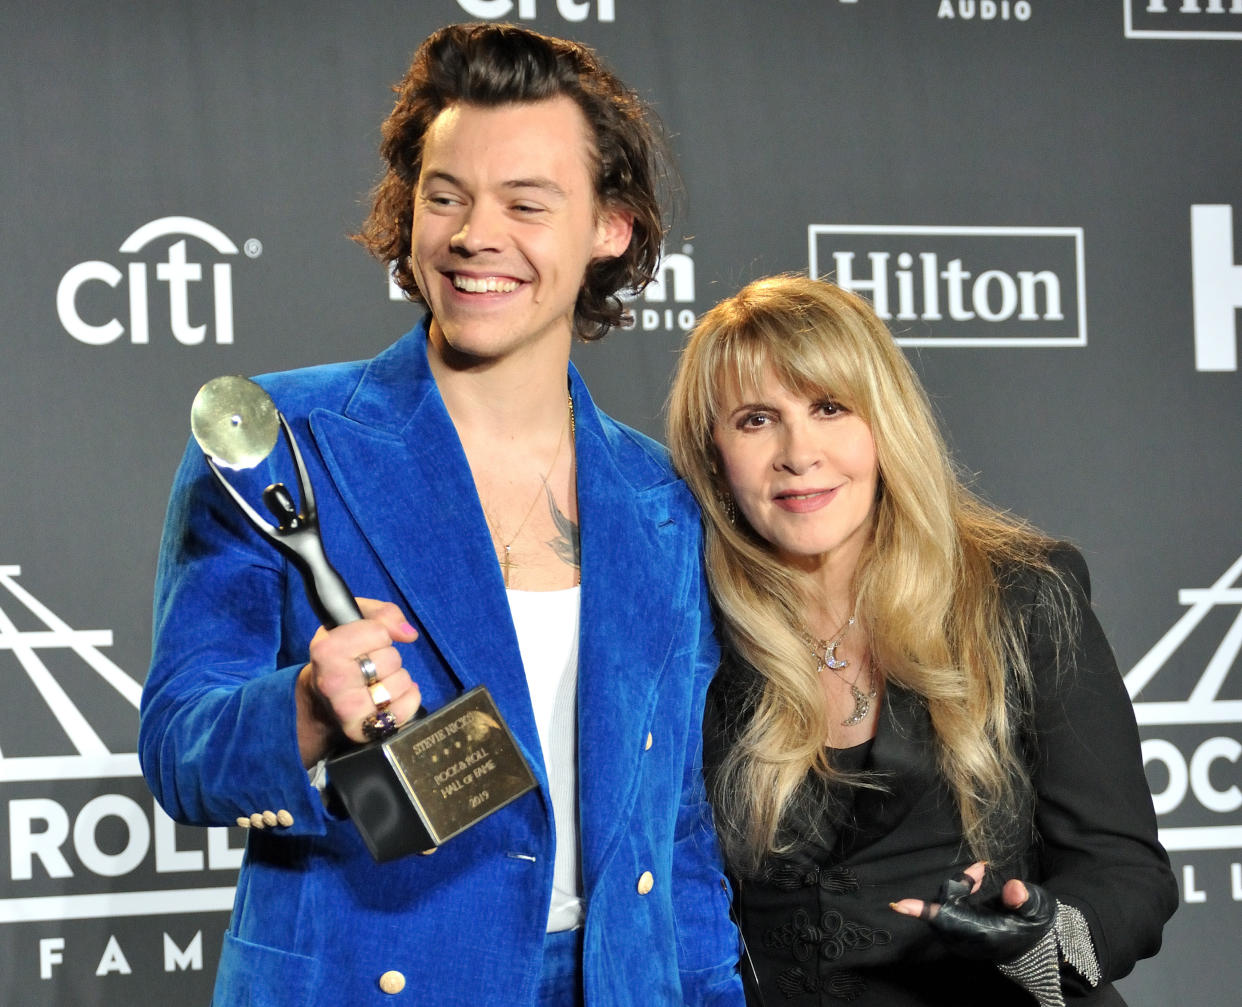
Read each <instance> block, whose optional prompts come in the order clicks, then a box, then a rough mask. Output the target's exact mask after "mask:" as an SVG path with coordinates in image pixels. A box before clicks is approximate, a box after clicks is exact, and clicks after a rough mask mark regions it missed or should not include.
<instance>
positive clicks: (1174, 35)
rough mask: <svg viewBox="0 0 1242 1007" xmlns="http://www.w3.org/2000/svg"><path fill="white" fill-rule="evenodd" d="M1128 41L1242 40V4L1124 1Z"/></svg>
mask: <svg viewBox="0 0 1242 1007" xmlns="http://www.w3.org/2000/svg"><path fill="white" fill-rule="evenodd" d="M1123 2H1124V3H1125V10H1126V38H1167V39H1242V0H1123Z"/></svg>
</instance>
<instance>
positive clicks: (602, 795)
mask: <svg viewBox="0 0 1242 1007" xmlns="http://www.w3.org/2000/svg"><path fill="white" fill-rule="evenodd" d="M571 389H572V392H573V396H574V408H575V413H576V421H577V438H576V448H577V461H578V514H579V520H580V532H581V544H582V616H581V626H582V630H581V636H580V638H579V654H578V772H579V779H578V792H579V798H580V819H581V822H582V831H581V841H582V869H583V883H584V885H585V886H586V890H587V892H588V895H589V892H590V888H591V885H592V883H593V880H594V878H595V877H596V876H597V874H598V871H599V870H600V869H601V867H602V865H603V864H604V863H605V862H606V860H607V857H608V855H609V853H610V852H611V850H612V849H613V848H614V846H615V844H616V842H617V840H618V838H619V836H620V833H621V831H622V830H623V829H626V828H628V827H629V825H628V823H629V819H630V814H631V811H632V808H633V806H634V802H635V799H636V796H637V791H638V783H639V769H640V760H641V758H642V756H643V741H644V738H645V737H646V730H647V728H646V727H645V726H644V725H647V724H650V723H651V722H652V720H653V718H654V716H655V709H654V708H655V705H656V700H657V696H658V690H659V685H660V677H661V674H662V673H663V670H664V666H665V663H666V662H667V661H668V659H669V657H670V653H671V647H672V644H673V642H674V640H675V639H676V638H677V635H678V634H679V633H680V632H681V630H680V624H681V623H682V621H683V619H684V618H685V617H686V612H685V611H684V607H685V598H686V589H687V588H686V579H687V577H688V576H690V574H691V573H692V571H691V570H690V569H688V568H683V569H670V568H669V566H668V560H667V556H668V555H669V554H670V553H672V554H677V552H678V551H677V550H672V549H669V548H667V541H668V537H669V536H684V535H690V534H693V530H692V529H690V528H687V527H685V526H684V524H685V521H686V520H687V515H686V513H685V511H686V508H685V505H684V503H683V502H680V501H681V497H680V495H679V494H678V492H677V491H676V489H675V487H676V486H677V485H678V484H677V483H675V482H673V481H672V480H671V479H670V477H669V474H668V470H667V469H666V468H665V467H664V466H662V465H660V464H658V463H657V462H655V460H654V459H652V458H651V457H650V456H649V455H648V454H647V453H646V451H645V450H643V449H642V448H640V447H639V446H638V445H636V444H634V443H632V442H630V441H629V440H628V439H627V438H626V437H625V435H623V434H621V433H620V432H619V431H618V430H617V429H616V427H615V426H606V425H605V423H604V421H603V420H602V418H601V416H600V414H599V413H598V412H597V411H596V409H595V406H594V404H593V403H592V402H591V399H590V397H589V395H588V394H587V391H586V388H585V386H584V385H583V383H582V380H581V378H579V377H578V375H577V372H576V371H572V370H571ZM685 552H686V550H681V553H682V554H684V553H685ZM683 566H684V564H683Z"/></svg>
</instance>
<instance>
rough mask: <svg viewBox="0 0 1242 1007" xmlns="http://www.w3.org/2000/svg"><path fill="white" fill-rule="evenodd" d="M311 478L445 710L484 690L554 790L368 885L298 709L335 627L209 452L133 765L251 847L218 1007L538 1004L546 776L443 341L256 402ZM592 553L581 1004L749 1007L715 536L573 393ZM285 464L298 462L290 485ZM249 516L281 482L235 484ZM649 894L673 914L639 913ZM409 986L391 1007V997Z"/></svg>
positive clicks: (674, 487) (358, 843) (644, 444)
mask: <svg viewBox="0 0 1242 1007" xmlns="http://www.w3.org/2000/svg"><path fill="white" fill-rule="evenodd" d="M260 380H261V383H262V384H263V385H264V386H265V387H266V388H267V389H268V390H269V392H270V393H271V395H272V397H273V399H274V400H275V402H276V404H277V406H278V408H279V409H280V410H281V411H282V412H283V413H284V415H285V416H286V418H287V419H288V421H289V423H290V425H291V427H292V428H293V431H294V434H295V436H296V438H297V440H298V443H299V445H300V447H301V450H302V453H303V455H304V456H305V459H306V463H307V466H308V469H309V472H310V477H311V480H312V483H313V485H314V487H315V493H316V498H317V501H318V505H319V517H320V524H321V527H322V529H323V533H324V537H325V542H326V545H327V549H328V553H329V556H330V558H331V559H332V562H333V564H334V565H335V566H336V567H337V569H338V570H339V571H340V573H341V574H342V575H343V577H344V579H345V581H346V583H347V584H349V585H350V587H351V589H352V590H353V592H354V593H355V594H357V595H359V596H366V597H373V598H381V599H388V600H392V601H394V602H396V603H397V604H398V605H400V606H401V607H402V609H403V610H404V611H405V613H406V614H407V616H408V617H409V619H410V621H411V622H412V623H414V625H415V626H416V627H417V628H418V629H419V632H420V638H419V639H418V640H417V641H415V642H414V643H413V644H410V645H402V646H401V650H402V657H403V660H404V663H405V667H406V668H408V669H409V671H410V673H411V675H412V676H413V678H414V680H415V681H416V682H418V684H419V686H420V688H421V689H422V695H423V702H424V704H425V705H426V707H427V708H428V709H437V708H438V707H439V706H441V705H442V704H443V703H445V702H447V701H448V700H450V699H452V698H453V697H454V696H456V695H458V694H459V693H460V692H462V691H464V690H465V689H469V688H471V687H473V686H475V685H477V684H486V685H487V686H488V688H489V690H490V691H491V693H492V695H493V697H494V698H495V700H496V702H497V704H498V706H499V707H500V709H501V711H502V713H503V715H504V717H505V718H506V720H507V721H508V723H509V726H510V728H511V730H512V731H513V733H514V735H515V736H516V738H517V741H518V743H519V745H520V747H521V748H522V750H523V753H524V755H525V756H526V758H527V761H528V762H529V763H530V765H531V767H532V769H533V770H534V773H535V776H536V777H537V779H538V782H539V787H538V789H537V790H535V791H532V792H530V793H528V794H526V795H525V796H523V797H521V798H519V799H518V800H516V801H515V802H513V803H512V804H510V805H508V806H507V807H506V808H503V809H502V810H500V811H498V812H496V813H495V814H493V815H492V816H490V817H489V818H487V819H485V820H484V821H482V822H481V823H479V824H478V825H476V826H474V827H473V828H472V829H470V830H469V831H468V832H466V833H463V834H462V835H460V836H458V837H456V838H454V839H452V840H451V841H449V842H448V843H446V844H445V845H444V846H442V847H441V848H440V849H439V850H437V851H436V852H434V854H431V855H426V856H418V855H415V856H411V857H406V858H403V859H401V860H398V861H395V862H391V863H385V864H376V863H374V862H373V861H372V859H371V857H370V856H369V854H368V853H367V851H366V848H365V846H364V845H363V842H362V840H361V838H360V837H359V835H358V833H357V831H356V829H355V828H354V826H353V824H352V823H350V822H349V821H347V820H343V819H342V818H340V817H337V816H335V815H334V814H333V813H332V811H331V810H329V809H327V808H325V804H324V801H323V800H322V799H321V795H320V793H319V791H317V790H316V789H315V788H314V787H313V786H311V785H310V783H309V782H308V778H307V773H306V771H305V769H304V768H303V767H302V764H301V761H300V759H299V756H298V747H297V740H296V727H295V717H294V713H295V709H294V684H295V681H296V677H297V674H298V670H299V669H300V668H301V667H302V665H303V664H304V663H305V661H306V659H307V644H308V641H309V640H310V638H311V636H312V635H313V634H314V632H315V630H316V628H317V623H318V620H317V619H316V618H315V616H314V615H313V614H312V612H311V610H310V608H309V607H308V605H307V602H306V600H305V596H304V592H303V588H302V584H301V581H300V579H299V577H298V575H297V574H296V572H295V571H293V570H292V569H291V568H290V567H288V566H287V565H286V563H285V562H284V560H283V558H282V557H281V556H280V555H279V554H278V553H277V552H276V550H274V549H273V548H272V547H271V546H270V545H269V544H268V543H266V542H265V541H263V540H262V539H261V538H260V537H259V536H258V535H257V534H256V533H254V532H253V531H252V530H251V529H250V528H249V527H248V526H247V525H246V524H245V522H244V520H243V519H242V518H241V516H240V515H239V514H238V513H237V511H236V508H235V507H234V505H233V504H232V502H231V501H229V500H228V499H227V498H226V497H225V496H224V494H223V493H222V491H221V490H220V488H219V487H218V486H217V485H216V484H215V482H214V479H213V477H212V476H211V474H210V473H209V471H208V470H207V468H206V466H205V464H204V462H203V459H202V456H201V453H200V452H199V451H198V449H197V447H195V446H194V445H193V444H191V446H190V449H189V450H188V451H187V454H186V457H185V459H184V461H183V463H182V465H181V468H180V470H179V471H178V473H177V476H176V481H175V484H174V486H173V491H172V499H171V503H170V506H169V511H168V517H167V522H166V525H165V530H164V538H163V542H162V546H161V554H160V561H159V570H158V579H157V585H156V601H155V630H154V652H153V659H152V666H151V671H150V675H149V677H148V679H147V683H146V688H145V691H144V695H143V703H142V718H141V729H140V739H139V752H140V757H141V760H142V765H143V771H144V773H145V775H146V778H147V780H148V782H149V784H150V786H151V788H152V790H153V792H154V793H155V795H156V797H157V798H158V799H159V801H160V803H161V804H162V805H163V807H164V808H165V809H166V810H167V811H168V813H169V814H170V815H171V816H172V817H173V818H174V819H176V820H178V821H181V822H186V823H192V824H198V825H232V824H234V822H235V821H236V820H237V819H238V817H239V816H248V815H251V814H253V813H254V812H256V811H257V812H262V811H268V810H270V811H278V810H285V811H288V812H289V814H290V815H291V816H292V818H293V824H292V825H289V826H287V827H286V826H279V825H278V826H276V827H273V828H266V829H264V830H261V831H260V830H254V829H252V830H251V831H250V833H249V835H248V839H247V846H246V854H245V859H244V863H243V866H242V869H241V875H240V879H239V884H238V888H237V897H236V902H235V906H234V910H233V916H232V920H231V925H230V928H229V932H228V934H227V936H226V938H225V944H224V948H223V951H222V955H221V961H220V967H219V973H218V977H217V982H216V994H215V1001H214V1002H215V1003H216V1004H217V1005H221V1007H222V1005H235V1004H236V1005H240V1004H254V1005H268V1004H272V1005H290V1007H292V1005H297V1007H304V1005H307V1004H319V1003H324V1004H328V1003H331V1004H334V1005H336V1004H341V1005H359V1004H392V1005H396V1004H435V1005H484V1004H486V1005H494V1004H506V1005H508V1004H514V1005H520V1004H528V1003H531V1002H532V998H533V995H534V990H535V984H536V982H537V979H538V975H539V969H540V956H541V948H542V942H543V937H544V930H545V927H546V921H547V913H548V902H549V897H550V890H551V880H552V868H553V853H554V830H553V821H552V809H551V802H550V798H549V796H548V789H547V775H546V771H545V768H544V764H543V759H542V755H541V750H540V744H539V739H538V736H537V733H536V729H535V722H534V717H533V714H532V710H531V704H530V699H529V695H528V692H527V686H526V680H525V675H524V672H523V669H522V663H521V658H520V655H519V651H518V644H517V639H516V636H515V633H514V630H513V625H512V621H511V618H510V615H509V609H508V604H507V601H506V597H505V592H504V585H503V582H502V580H501V575H500V571H499V568H498V565H497V563H496V559H495V553H494V550H493V546H492V542H491V538H490V535H489V533H488V530H487V526H486V523H485V519H484V516H483V512H482V509H481V507H480V504H479V500H478V497H477V495H476V492H475V489H474V484H473V481H472V478H471V474H470V470H469V467H468V465H467V463H466V459H465V456H464V453H463V452H462V449H461V445H460V442H459V440H458V438H457V435H456V431H455V429H454V427H453V425H452V423H451V421H450V419H449V416H448V414H447V412H446V410H445V408H444V404H443V402H442V400H441V398H440V395H439V392H438V390H437V388H436V385H435V382H434V380H433V379H432V376H431V373H430V371H429V369H428V365H427V359H426V320H424V321H423V323H422V324H421V325H420V326H419V327H417V328H416V329H414V330H413V331H412V332H410V333H408V334H407V335H406V336H405V337H403V338H402V339H401V340H399V341H398V342H397V343H395V344H394V345H393V346H392V347H390V348H389V349H388V350H386V351H385V352H383V353H381V354H380V355H379V356H378V357H376V358H375V359H374V360H372V361H369V362H359V363H352V364H339V365H331V366H327V367H320V368H312V369H307V370H302V371H294V372H289V373H285V374H277V375H270V376H268V377H266V378H263V379H260ZM569 383H570V389H571V391H572V394H573V398H574V408H575V413H576V449H577V459H578V505H579V517H580V525H581V547H582V595H581V606H582V607H581V630H580V642H579V669H580V670H579V685H578V724H579V742H578V744H579V803H580V822H579V827H580V841H581V865H582V885H583V893H584V899H585V904H586V919H585V930H584V972H585V988H586V997H587V1003H588V1004H616V1005H626V1004H633V1005H636V1007H637V1005H642V1007H650V1005H653V1004H673V1003H676V1004H682V1003H685V1004H707V1003H710V1004H734V1003H737V1004H740V1003H741V1002H742V994H741V987H740V984H739V981H738V979H737V976H736V973H735V968H734V966H735V960H736V956H737V936H736V932H735V930H734V928H733V926H732V924H731V923H730V922H729V919H728V915H727V913H728V902H729V893H728V890H727V888H726V887H725V882H724V878H723V874H722V871H721V865H720V862H719V854H718V851H717V846H716V842H715V837H714V834H713V833H712V831H711V824H710V821H711V819H710V812H709V810H708V807H707V805H706V802H705V797H704V792H703V785H702V774H701V742H700V735H701V721H702V709H703V701H704V694H705V690H706V687H707V683H708V680H709V679H710V677H711V676H712V674H713V673H714V671H715V668H716V664H717V658H718V652H717V648H716V645H715V642H714V639H713V636H712V632H711V625H710V620H709V614H708V607H707V598H706V589H705V586H704V583H703V578H702V576H701V572H700V559H699V545H700V540H699V517H698V512H697V509H696V507H695V505H694V503H693V500H692V498H691V497H690V494H689V493H688V492H687V490H686V489H685V487H684V486H683V485H682V484H681V483H680V482H678V481H677V480H676V479H675V477H674V476H673V474H672V473H671V471H670V469H669V468H668V465H667V462H666V461H665V459H664V455H663V451H662V449H660V448H659V446H658V445H655V444H654V442H651V441H649V440H648V439H647V438H645V437H643V436H642V435H641V434H638V433H636V432H634V431H632V430H629V429H627V428H625V427H623V426H621V425H620V424H618V423H616V422H614V421H612V420H610V419H609V418H608V417H606V416H604V415H603V414H602V413H600V412H598V411H597V410H596V409H595V407H594V405H593V404H592V402H591V399H590V397H589V395H588V394H587V391H586V388H585V386H584V385H583V383H582V381H581V379H580V378H579V377H578V375H577V373H576V372H575V371H574V370H573V369H572V367H571V369H570V374H569ZM281 453H283V451H278V452H276V453H274V456H273V457H276V456H277V455H279V454H281ZM230 481H231V482H232V483H233V485H235V486H237V487H238V488H239V490H240V491H241V492H242V493H243V495H245V497H246V498H247V499H248V500H250V501H252V502H254V501H257V500H258V499H259V498H260V495H261V492H262V488H263V487H264V486H266V485H267V484H268V483H271V482H274V481H285V482H287V483H289V484H290V485H291V486H293V485H295V480H294V477H293V470H292V467H291V465H290V464H289V462H288V459H281V458H277V460H276V461H272V460H271V459H269V461H268V462H265V463H263V464H261V465H260V466H258V467H257V468H256V469H255V470H252V471H251V472H248V473H232V474H231V480H230ZM648 871H649V872H651V874H652V876H653V877H654V882H655V883H654V887H653V888H652V889H651V891H650V892H649V893H647V894H640V892H639V888H638V885H639V879H640V877H641V876H642V875H643V874H644V872H648ZM390 970H391V971H398V972H400V973H401V974H402V975H403V976H404V977H405V979H406V986H405V989H404V991H403V992H401V993H399V994H395V995H392V994H386V993H383V992H381V990H380V988H379V985H378V979H379V977H380V976H381V975H382V974H384V973H386V972H389V971H390Z"/></svg>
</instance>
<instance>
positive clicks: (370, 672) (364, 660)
mask: <svg viewBox="0 0 1242 1007" xmlns="http://www.w3.org/2000/svg"><path fill="white" fill-rule="evenodd" d="M354 660H355V661H357V662H358V670H359V671H360V672H362V684H363V685H365V686H366V687H367V688H368V689H369V688H370V687H371V686H373V685H374V684H375V683H376V682H378V681H379V672H378V671H376V670H375V662H374V661H372V660H371V659H370V658H369V657H367V655H366V654H363V655H362V656H361V657H355V658H354Z"/></svg>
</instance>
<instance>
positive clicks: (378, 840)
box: [327, 685, 535, 863]
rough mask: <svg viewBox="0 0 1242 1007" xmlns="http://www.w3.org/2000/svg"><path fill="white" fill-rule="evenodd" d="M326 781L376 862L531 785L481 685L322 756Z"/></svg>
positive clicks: (448, 834)
mask: <svg viewBox="0 0 1242 1007" xmlns="http://www.w3.org/2000/svg"><path fill="white" fill-rule="evenodd" d="M327 768H328V782H329V784H330V785H331V786H332V788H333V790H335V791H336V793H337V795H338V796H339V797H340V799H341V801H342V803H343V804H344V805H345V808H346V810H347V811H348V812H349V817H350V818H351V819H352V820H353V822H354V824H355V825H356V826H357V827H358V831H359V832H360V833H362V838H363V840H364V841H365V842H366V844H367V848H368V849H369V850H370V851H371V856H372V857H374V858H375V859H376V860H377V861H379V862H381V863H382V862H384V861H387V860H396V859H397V858H398V857H403V856H406V855H407V854H410V853H420V852H422V851H424V850H429V849H431V848H432V847H435V846H440V845H441V844H442V843H445V842H447V841H448V840H449V839H452V838H453V836H455V835H457V834H458V833H459V832H462V831H464V830H465V829H468V828H469V827H470V826H471V825H474V824H475V822H478V821H479V820H480V819H483V818H486V817H487V816H488V815H490V814H491V813H492V812H493V811H497V810H499V809H500V808H503V807H504V806H505V805H506V804H508V803H509V802H510V801H512V800H515V799H516V798H518V797H521V796H522V795H523V794H524V793H526V792H527V791H528V790H532V789H534V787H535V777H534V774H532V773H531V771H530V767H529V766H528V765H527V764H526V760H525V759H524V758H523V757H522V753H521V750H520V749H519V748H518V747H517V742H515V741H514V740H513V735H512V734H510V733H509V727H508V725H507V724H505V722H504V718H502V717H501V715H500V711H499V710H498V709H497V708H496V704H495V702H494V701H493V700H492V697H491V694H490V693H489V692H488V691H487V688H486V687H485V686H481V685H480V686H477V687H476V688H474V689H471V690H470V691H469V692H467V693H465V694H463V695H461V696H459V697H458V698H457V699H455V700H453V701H452V702H451V703H448V704H446V705H445V706H443V707H441V708H440V709H439V710H437V711H436V712H435V713H432V714H429V715H428V716H426V717H423V718H422V719H421V720H416V721H414V722H412V723H410V724H407V725H406V726H405V727H403V728H402V729H401V730H400V731H398V732H397V733H396V734H394V735H393V736H392V737H391V738H385V739H384V740H382V741H375V742H371V743H370V744H367V745H362V746H360V747H358V748H353V749H350V750H349V751H347V752H343V753H341V754H340V755H337V756H334V757H333V758H331V759H329V760H328V767H327Z"/></svg>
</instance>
